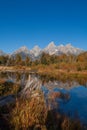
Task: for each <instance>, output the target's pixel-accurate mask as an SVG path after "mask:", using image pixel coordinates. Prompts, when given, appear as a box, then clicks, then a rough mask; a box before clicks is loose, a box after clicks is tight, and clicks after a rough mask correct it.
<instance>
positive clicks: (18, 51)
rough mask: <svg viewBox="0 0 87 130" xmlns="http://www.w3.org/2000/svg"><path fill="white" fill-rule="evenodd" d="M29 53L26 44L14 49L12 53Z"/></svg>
mask: <svg viewBox="0 0 87 130" xmlns="http://www.w3.org/2000/svg"><path fill="white" fill-rule="evenodd" d="M22 52H24V53H29V49H28V48H27V47H26V46H22V47H20V48H19V49H18V50H16V51H15V52H14V53H13V54H18V53H22Z"/></svg>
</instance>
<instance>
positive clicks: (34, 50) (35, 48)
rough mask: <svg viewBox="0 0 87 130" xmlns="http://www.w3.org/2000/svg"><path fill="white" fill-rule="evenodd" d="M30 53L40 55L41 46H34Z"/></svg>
mask: <svg viewBox="0 0 87 130" xmlns="http://www.w3.org/2000/svg"><path fill="white" fill-rule="evenodd" d="M30 53H31V54H33V55H34V56H35V57H38V56H39V55H40V54H41V48H40V47H39V46H37V45H36V46H34V48H33V49H32V50H30Z"/></svg>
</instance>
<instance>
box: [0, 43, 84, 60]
mask: <svg viewBox="0 0 87 130" xmlns="http://www.w3.org/2000/svg"><path fill="white" fill-rule="evenodd" d="M43 52H45V53H48V54H49V55H61V54H66V55H69V54H73V55H78V54H80V53H82V52H84V50H82V49H79V48H75V47H73V46H72V45H71V44H66V45H62V44H61V45H59V46H56V45H55V43H54V42H51V43H49V44H48V45H47V46H46V47H45V48H44V49H41V48H39V46H34V48H33V49H32V50H29V49H28V48H27V47H26V46H23V47H21V48H19V49H18V50H16V51H14V52H13V53H12V54H9V55H10V56H15V55H17V54H20V55H21V56H22V58H25V57H26V56H30V57H31V58H32V59H35V58H38V57H39V56H40V55H41V54H42V53H43ZM0 55H6V53H4V52H3V51H0Z"/></svg>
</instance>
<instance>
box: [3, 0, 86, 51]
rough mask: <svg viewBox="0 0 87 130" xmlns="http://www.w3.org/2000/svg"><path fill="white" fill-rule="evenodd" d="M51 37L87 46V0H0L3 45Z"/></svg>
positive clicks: (30, 43)
mask: <svg viewBox="0 0 87 130" xmlns="http://www.w3.org/2000/svg"><path fill="white" fill-rule="evenodd" d="M51 41H54V42H55V44H56V45H59V44H61V43H62V44H66V43H72V45H73V46H75V47H79V48H82V49H85V50H87V1H86V0H0V49H2V50H4V51H5V52H12V51H14V50H16V49H18V48H19V47H21V46H23V45H25V46H27V47H28V48H29V49H31V48H32V47H33V46H34V45H36V44H38V45H39V46H40V47H41V48H44V47H45V46H46V45H47V44H48V43H49V42H51Z"/></svg>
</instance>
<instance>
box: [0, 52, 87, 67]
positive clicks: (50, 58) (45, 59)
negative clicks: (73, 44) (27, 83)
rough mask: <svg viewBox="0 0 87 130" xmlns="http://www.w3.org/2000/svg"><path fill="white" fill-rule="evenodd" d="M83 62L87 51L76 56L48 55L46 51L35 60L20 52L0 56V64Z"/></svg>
mask: <svg viewBox="0 0 87 130" xmlns="http://www.w3.org/2000/svg"><path fill="white" fill-rule="evenodd" d="M78 62H81V63H84V62H87V52H84V53H81V54H79V55H78V56H75V55H66V54H62V55H59V56H56V55H49V54H46V53H42V55H41V57H40V58H37V59H36V60H33V61H32V60H31V58H30V57H29V56H26V58H25V59H23V58H22V56H21V55H20V54H17V55H16V56H15V57H11V56H0V65H3V66H17V65H21V66H31V65H38V64H44V65H49V64H55V63H78Z"/></svg>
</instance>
